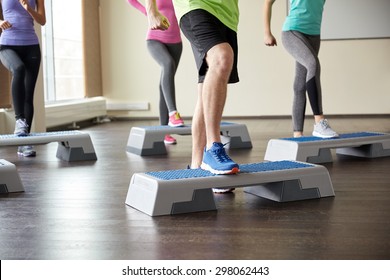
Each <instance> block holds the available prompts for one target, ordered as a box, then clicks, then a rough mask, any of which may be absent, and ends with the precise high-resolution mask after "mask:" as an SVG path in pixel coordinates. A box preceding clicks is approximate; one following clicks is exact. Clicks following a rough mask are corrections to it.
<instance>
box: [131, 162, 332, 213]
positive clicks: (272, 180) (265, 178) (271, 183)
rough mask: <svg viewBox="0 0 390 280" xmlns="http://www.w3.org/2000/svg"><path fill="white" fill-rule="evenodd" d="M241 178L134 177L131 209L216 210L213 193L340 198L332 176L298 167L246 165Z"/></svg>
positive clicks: (196, 174)
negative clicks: (240, 190)
mask: <svg viewBox="0 0 390 280" xmlns="http://www.w3.org/2000/svg"><path fill="white" fill-rule="evenodd" d="M240 170H241V171H240V173H238V174H235V175H214V174H212V173H210V172H208V171H205V170H202V169H183V170H167V171H157V172H147V173H135V174H133V176H132V178H131V181H130V185H129V189H128V193H127V197H126V204H127V205H129V206H131V207H133V208H135V209H138V210H139V211H141V212H144V213H146V214H148V215H150V216H160V215H172V214H183V213H190V212H198V211H210V210H216V209H217V207H216V204H215V200H214V195H213V192H212V188H232V187H233V188H241V187H244V191H245V192H247V193H251V194H254V195H256V196H259V197H263V198H267V199H270V200H274V201H278V202H287V201H296V200H304V199H315V198H321V197H329V196H334V191H333V186H332V182H331V180H330V176H329V173H328V170H327V169H326V168H325V167H323V166H319V165H314V164H309V163H302V162H296V161H276V162H260V163H251V164H242V165H240Z"/></svg>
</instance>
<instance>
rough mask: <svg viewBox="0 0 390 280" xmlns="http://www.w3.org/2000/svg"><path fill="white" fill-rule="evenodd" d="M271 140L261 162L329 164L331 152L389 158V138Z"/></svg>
mask: <svg viewBox="0 0 390 280" xmlns="http://www.w3.org/2000/svg"><path fill="white" fill-rule="evenodd" d="M305 138H306V139H303V141H300V140H299V139H294V138H284V139H271V140H270V141H269V142H268V145H267V150H266V153H265V157H264V160H270V161H277V160H296V161H302V162H310V163H327V162H332V161H333V158H332V154H331V149H336V154H340V155H347V156H356V157H365V158H377V157H386V156H390V134H384V133H371V132H359V133H350V134H341V135H340V138H331V139H321V138H317V137H305Z"/></svg>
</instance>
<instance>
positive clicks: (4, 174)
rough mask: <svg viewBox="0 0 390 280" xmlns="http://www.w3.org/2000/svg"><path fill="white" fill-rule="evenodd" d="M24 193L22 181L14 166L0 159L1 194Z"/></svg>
mask: <svg viewBox="0 0 390 280" xmlns="http://www.w3.org/2000/svg"><path fill="white" fill-rule="evenodd" d="M13 192H24V187H23V184H22V181H21V180H20V177H19V173H18V171H17V170H16V167H15V165H14V164H12V163H10V162H9V161H6V160H5V159H0V194H5V193H13Z"/></svg>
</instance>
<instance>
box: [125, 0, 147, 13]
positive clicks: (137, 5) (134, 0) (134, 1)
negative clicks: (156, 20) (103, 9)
mask: <svg viewBox="0 0 390 280" xmlns="http://www.w3.org/2000/svg"><path fill="white" fill-rule="evenodd" d="M127 2H129V4H130V5H131V6H133V7H134V8H136V9H137V10H138V11H140V12H141V13H143V14H144V15H145V16H146V9H145V7H144V5H142V4H141V3H140V2H138V0H127Z"/></svg>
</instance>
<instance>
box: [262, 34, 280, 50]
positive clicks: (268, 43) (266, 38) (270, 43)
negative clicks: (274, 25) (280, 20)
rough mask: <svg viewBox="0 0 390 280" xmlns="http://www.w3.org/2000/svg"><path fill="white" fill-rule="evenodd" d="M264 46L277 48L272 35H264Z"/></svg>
mask: <svg viewBox="0 0 390 280" xmlns="http://www.w3.org/2000/svg"><path fill="white" fill-rule="evenodd" d="M264 44H265V45H266V46H269V47H272V46H277V45H278V44H277V42H276V39H275V37H274V36H273V35H272V34H266V35H265V36H264Z"/></svg>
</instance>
